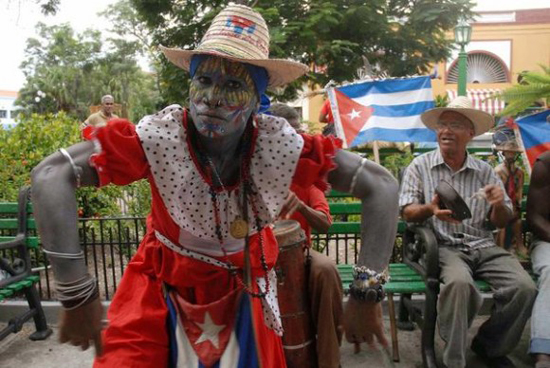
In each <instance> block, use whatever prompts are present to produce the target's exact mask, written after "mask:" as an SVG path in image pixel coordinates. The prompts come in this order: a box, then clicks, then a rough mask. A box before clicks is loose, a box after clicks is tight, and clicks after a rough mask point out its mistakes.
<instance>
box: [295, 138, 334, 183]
mask: <svg viewBox="0 0 550 368" xmlns="http://www.w3.org/2000/svg"><path fill="white" fill-rule="evenodd" d="M302 137H303V138H304V148H303V149H302V153H301V155H300V159H299V160H298V166H297V168H296V171H295V174H294V178H293V179H292V184H293V185H298V186H300V187H302V188H309V187H310V186H311V185H315V186H316V187H317V188H319V189H320V190H321V191H323V192H324V191H326V190H327V189H328V188H329V184H328V182H327V176H328V173H329V172H330V171H331V170H332V169H334V168H335V167H336V165H335V164H334V155H335V154H336V151H337V150H338V149H340V148H342V141H341V140H340V139H338V138H334V137H333V136H328V137H325V136H322V135H314V136H312V135H308V134H303V135H302Z"/></svg>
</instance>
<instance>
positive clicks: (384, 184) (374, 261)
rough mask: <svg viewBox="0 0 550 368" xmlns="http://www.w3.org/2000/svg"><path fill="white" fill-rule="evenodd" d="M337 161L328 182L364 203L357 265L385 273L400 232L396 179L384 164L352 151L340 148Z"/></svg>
mask: <svg viewBox="0 0 550 368" xmlns="http://www.w3.org/2000/svg"><path fill="white" fill-rule="evenodd" d="M335 162H336V164H337V165H338V167H337V168H336V169H335V170H333V171H331V172H330V174H329V178H328V181H329V183H330V184H331V185H332V187H333V188H334V189H336V190H338V191H341V192H347V193H351V194H352V195H354V196H356V197H358V198H359V199H361V203H362V208H361V251H360V254H359V259H358V265H360V266H367V267H368V268H370V269H372V270H374V271H377V272H382V271H383V270H384V269H385V268H386V267H387V265H388V262H389V260H390V257H391V254H392V249H393V245H394V242H395V236H396V232H397V220H398V214H399V207H398V191H399V185H398V183H397V180H396V179H395V178H394V177H393V176H392V174H391V173H390V172H389V171H388V170H386V169H385V168H383V167H382V166H380V165H378V164H376V163H374V162H372V161H369V160H364V159H362V158H361V157H360V156H359V155H357V154H355V153H352V152H348V151H344V150H340V151H338V152H337V154H336V157H335ZM358 170H359V171H358ZM354 176H355V180H354ZM352 182H354V185H353V188H352Z"/></svg>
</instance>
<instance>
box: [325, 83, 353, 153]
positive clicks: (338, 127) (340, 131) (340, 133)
mask: <svg viewBox="0 0 550 368" xmlns="http://www.w3.org/2000/svg"><path fill="white" fill-rule="evenodd" d="M325 89H326V91H327V96H328V99H329V101H330V108H331V110H332V118H333V119H334V128H335V129H334V130H335V131H336V136H337V137H338V138H340V139H341V140H342V148H344V149H345V148H348V142H347V140H346V136H345V135H344V127H343V126H342V120H340V111H339V110H338V103H337V102H336V94H335V92H334V87H328V88H326V87H325Z"/></svg>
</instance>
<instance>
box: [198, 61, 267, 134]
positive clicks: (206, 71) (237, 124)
mask: <svg viewBox="0 0 550 368" xmlns="http://www.w3.org/2000/svg"><path fill="white" fill-rule="evenodd" d="M189 97H190V106H189V107H190V113H191V117H192V119H193V123H194V124H195V127H196V128H197V130H198V132H199V133H200V134H201V135H203V136H205V137H209V138H221V137H224V136H229V135H232V134H234V133H238V132H243V131H244V129H245V127H246V123H247V121H248V119H249V118H250V116H251V115H252V113H253V112H254V111H256V109H257V106H258V97H257V94H256V88H255V86H254V82H253V80H252V77H251V76H250V73H249V72H248V70H247V69H246V68H245V67H244V65H243V64H242V63H238V62H232V61H229V60H226V59H222V58H217V57H212V58H209V59H207V60H205V61H203V62H202V63H201V64H200V65H199V67H198V68H197V71H196V72H195V75H194V76H193V79H192V80H191V86H190V88H189Z"/></svg>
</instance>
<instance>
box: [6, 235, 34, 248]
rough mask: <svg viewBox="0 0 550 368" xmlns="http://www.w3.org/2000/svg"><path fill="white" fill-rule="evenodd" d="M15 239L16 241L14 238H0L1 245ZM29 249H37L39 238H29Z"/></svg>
mask: <svg viewBox="0 0 550 368" xmlns="http://www.w3.org/2000/svg"><path fill="white" fill-rule="evenodd" d="M13 239H15V238H14V237H13V236H0V243H3V242H7V241H10V240H13ZM27 248H32V249H37V248H38V237H36V236H29V237H27Z"/></svg>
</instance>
